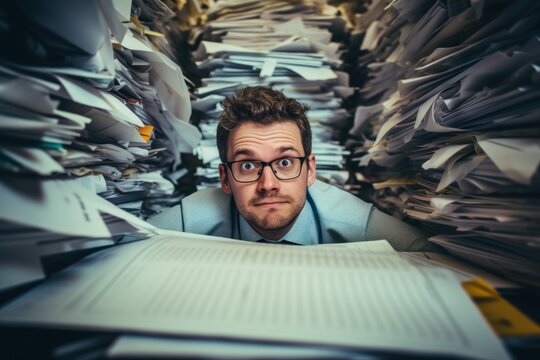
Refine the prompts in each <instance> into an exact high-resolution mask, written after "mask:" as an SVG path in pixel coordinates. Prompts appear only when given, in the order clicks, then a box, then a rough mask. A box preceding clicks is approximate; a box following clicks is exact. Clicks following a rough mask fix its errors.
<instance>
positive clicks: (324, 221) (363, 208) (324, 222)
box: [309, 181, 373, 243]
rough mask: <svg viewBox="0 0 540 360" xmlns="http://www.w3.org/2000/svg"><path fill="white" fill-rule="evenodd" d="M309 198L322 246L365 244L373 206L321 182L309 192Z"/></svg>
mask: <svg viewBox="0 0 540 360" xmlns="http://www.w3.org/2000/svg"><path fill="white" fill-rule="evenodd" d="M309 197H310V201H312V205H313V206H314V207H315V209H316V213H317V216H318V218H319V220H320V222H321V230H322V231H323V234H322V235H323V239H322V243H334V242H350V241H362V240H365V230H366V226H367V222H368V220H369V216H370V213H371V209H372V207H373V205H371V204H369V203H367V202H365V201H363V200H362V199H360V198H358V197H356V196H355V195H353V194H351V193H349V192H347V191H345V190H342V189H340V188H338V187H336V186H333V185H330V184H326V183H324V182H322V181H316V182H315V183H314V184H313V185H312V186H311V187H310V188H309Z"/></svg>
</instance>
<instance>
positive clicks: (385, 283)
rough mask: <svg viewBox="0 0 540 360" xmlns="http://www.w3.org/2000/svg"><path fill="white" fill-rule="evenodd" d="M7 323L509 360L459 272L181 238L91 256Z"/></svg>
mask: <svg viewBox="0 0 540 360" xmlns="http://www.w3.org/2000/svg"><path fill="white" fill-rule="evenodd" d="M0 325H2V326H11V325H16V326H27V327H40V328H43V327H50V328H62V329H82V330H89V329H91V330H96V329H98V330H106V331H111V330H112V331H120V332H127V333H138V334H147V335H173V336H189V337H197V338H202V339H204V338H207V339H215V338H218V339H231V340H243V341H254V342H270V343H282V344H288V345H294V344H302V345H314V346H317V347H321V346H328V347H331V348H336V347H338V348H343V349H347V350H352V351H354V350H357V351H379V350H381V351H384V352H405V353H408V354H415V353H418V354H422V355H431V354H433V355H443V356H446V355H450V356H459V357H470V358H477V359H507V358H509V356H508V354H507V352H506V351H505V349H504V347H503V346H502V344H501V342H500V341H499V340H498V339H497V337H496V336H495V334H494V333H493V331H492V330H491V329H490V327H489V326H488V324H487V323H486V321H485V320H484V319H483V318H482V316H481V315H480V313H479V312H478V311H477V309H476V308H475V306H474V304H473V303H472V302H471V300H470V299H469V298H468V297H467V295H466V294H465V292H464V291H463V289H462V288H461V286H460V283H459V282H458V281H457V279H456V278H455V276H454V275H453V274H452V273H451V272H450V271H448V270H445V269H441V268H436V267H433V268H431V267H425V266H415V265H414V264H413V263H412V262H410V261H408V260H407V259H406V258H402V257H400V256H399V255H398V254H397V253H391V252H390V253H389V252H386V251H381V252H377V251H362V249H361V248H358V249H355V248H351V247H348V246H342V247H341V246H326V245H323V246H301V247H300V246H298V247H297V246H280V245H273V244H259V243H248V242H243V241H237V240H229V239H223V238H217V237H208V236H202V235H194V234H187V233H179V232H163V233H162V234H160V235H157V236H154V237H153V238H151V239H150V240H144V241H140V242H137V243H131V244H126V245H120V246H116V247H114V248H111V249H107V250H104V251H101V252H99V253H95V254H92V255H90V256H89V257H87V258H85V259H83V260H82V261H80V262H79V263H77V264H75V265H73V266H71V267H69V268H67V269H66V270H64V271H62V272H60V273H58V274H57V275H56V276H54V277H52V278H51V279H50V280H48V281H46V282H44V283H43V284H41V285H40V286H37V287H36V288H34V289H32V290H31V291H29V292H28V293H26V294H24V295H23V296H21V297H19V298H18V299H16V300H14V301H12V302H11V303H9V304H7V305H6V306H4V307H3V308H2V309H1V310H0Z"/></svg>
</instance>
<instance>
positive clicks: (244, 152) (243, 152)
mask: <svg viewBox="0 0 540 360" xmlns="http://www.w3.org/2000/svg"><path fill="white" fill-rule="evenodd" d="M232 155H233V158H235V157H237V156H239V155H246V156H255V153H254V152H253V151H252V150H250V149H238V150H236V151H235V152H234V153H233V154H232Z"/></svg>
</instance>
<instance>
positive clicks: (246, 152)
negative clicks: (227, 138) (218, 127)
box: [232, 146, 300, 159]
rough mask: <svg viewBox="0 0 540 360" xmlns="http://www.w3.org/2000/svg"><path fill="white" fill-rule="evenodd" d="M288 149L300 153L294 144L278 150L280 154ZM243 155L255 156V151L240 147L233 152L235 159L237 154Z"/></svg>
mask: <svg viewBox="0 0 540 360" xmlns="http://www.w3.org/2000/svg"><path fill="white" fill-rule="evenodd" d="M287 151H294V152H295V153H297V154H300V151H298V149H297V148H295V147H294V146H282V147H280V148H278V149H277V152H278V153H280V154H282V153H285V152H287ZM241 155H245V156H250V157H254V156H255V152H254V151H253V150H250V149H238V150H236V151H235V152H234V153H233V154H232V157H233V159H234V158H236V157H237V156H241Z"/></svg>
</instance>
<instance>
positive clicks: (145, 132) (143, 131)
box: [138, 125, 154, 143]
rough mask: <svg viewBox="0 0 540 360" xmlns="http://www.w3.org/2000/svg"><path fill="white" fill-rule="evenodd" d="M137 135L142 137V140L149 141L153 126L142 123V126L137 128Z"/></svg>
mask: <svg viewBox="0 0 540 360" xmlns="http://www.w3.org/2000/svg"><path fill="white" fill-rule="evenodd" d="M138 130H139V135H141V137H142V138H143V139H144V142H146V143H147V142H149V141H150V137H151V136H152V132H153V131H154V127H153V126H152V125H144V126H143V127H141V128H139V129H138Z"/></svg>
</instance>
